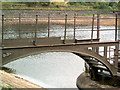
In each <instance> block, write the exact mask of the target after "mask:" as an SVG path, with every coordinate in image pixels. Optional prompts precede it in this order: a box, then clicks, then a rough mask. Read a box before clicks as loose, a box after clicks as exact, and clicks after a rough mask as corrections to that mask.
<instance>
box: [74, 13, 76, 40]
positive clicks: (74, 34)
mask: <svg viewBox="0 0 120 90" xmlns="http://www.w3.org/2000/svg"><path fill="white" fill-rule="evenodd" d="M75 30H76V14H74V41H75Z"/></svg>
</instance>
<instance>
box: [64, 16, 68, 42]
mask: <svg viewBox="0 0 120 90" xmlns="http://www.w3.org/2000/svg"><path fill="white" fill-rule="evenodd" d="M66 29H67V14H66V15H65V31H64V43H65V41H66Z"/></svg>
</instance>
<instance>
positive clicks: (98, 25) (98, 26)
mask: <svg viewBox="0 0 120 90" xmlns="http://www.w3.org/2000/svg"><path fill="white" fill-rule="evenodd" d="M99 18H100V14H97V39H99V38H100V37H99V36H100V35H99V34H100V33H99V30H100V19H99Z"/></svg>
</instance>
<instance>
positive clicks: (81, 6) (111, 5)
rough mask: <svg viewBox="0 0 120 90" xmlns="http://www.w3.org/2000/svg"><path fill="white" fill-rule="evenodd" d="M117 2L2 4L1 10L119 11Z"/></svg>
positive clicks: (119, 5) (119, 3)
mask: <svg viewBox="0 0 120 90" xmlns="http://www.w3.org/2000/svg"><path fill="white" fill-rule="evenodd" d="M119 7H120V1H119V2H68V3H67V2H14V3H13V2H11V3H8V2H3V5H2V9H48V10H119Z"/></svg>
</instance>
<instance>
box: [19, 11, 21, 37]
mask: <svg viewBox="0 0 120 90" xmlns="http://www.w3.org/2000/svg"><path fill="white" fill-rule="evenodd" d="M20 30H21V14H20V13H19V38H20V37H21V36H20Z"/></svg>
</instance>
